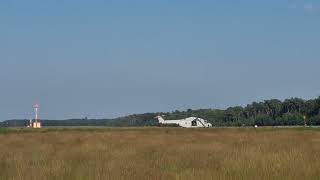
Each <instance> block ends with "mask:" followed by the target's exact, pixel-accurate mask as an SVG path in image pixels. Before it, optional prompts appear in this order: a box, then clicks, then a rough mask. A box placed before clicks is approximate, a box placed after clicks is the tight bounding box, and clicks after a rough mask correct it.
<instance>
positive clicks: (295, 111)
mask: <svg viewBox="0 0 320 180" xmlns="http://www.w3.org/2000/svg"><path fill="white" fill-rule="evenodd" d="M157 115H164V117H165V119H181V118H186V117H190V116H196V117H200V118H203V119H207V120H208V121H209V122H211V123H212V124H213V125H214V126H252V125H259V126H276V125H277V126H281V125H287V126H288V125H304V124H307V125H320V97H318V98H316V99H311V100H303V99H300V98H291V99H286V100H284V101H280V100H277V99H271V100H265V101H263V102H253V103H252V104H248V105H247V106H245V107H242V106H235V107H230V108H228V109H225V110H220V109H198V110H192V109H188V110H187V111H174V112H167V113H163V112H158V113H145V114H133V115H130V116H125V117H120V118H116V119H70V120H44V121H42V123H43V126H116V127H121V126H129V127H130V126H157V125H158V121H157V120H156V119H155V118H154V117H155V116H157ZM27 123H28V120H10V121H4V122H2V123H1V126H5V127H8V126H9V127H12V126H26V125H27Z"/></svg>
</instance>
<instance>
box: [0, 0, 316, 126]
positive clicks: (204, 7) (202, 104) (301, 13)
mask: <svg viewBox="0 0 320 180" xmlns="http://www.w3.org/2000/svg"><path fill="white" fill-rule="evenodd" d="M319 69H320V2H319V1H318V0H317V1H316V0H309V1H306V0H300V1H299V0H296V1H293V0H241V1H239V0H219V1H218V0H197V1H195V0H157V1H155V0H105V1H102V0H90V1H89V0H86V1H84V0H67V1H66V0H28V1H26V0H2V1H0V119H1V120H5V119H13V118H30V117H31V115H32V104H33V102H35V101H38V102H40V105H41V113H40V115H41V117H42V118H45V119H62V118H72V117H85V116H88V117H89V118H102V117H106V118H108V117H116V116H122V115H127V114H131V113H141V112H157V111H173V110H176V109H178V110H185V109H187V108H225V107H227V106H234V105H245V104H247V103H251V102H252V101H259V100H263V99H270V98H279V99H284V98H289V97H302V98H314V97H316V96H319V95H320V78H319V77H320V76H319V74H320V73H319Z"/></svg>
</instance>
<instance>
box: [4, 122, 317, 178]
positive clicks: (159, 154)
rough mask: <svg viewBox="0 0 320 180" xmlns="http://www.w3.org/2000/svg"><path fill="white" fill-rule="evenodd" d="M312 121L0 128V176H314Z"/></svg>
mask: <svg viewBox="0 0 320 180" xmlns="http://www.w3.org/2000/svg"><path fill="white" fill-rule="evenodd" d="M319 159H320V129H318V128H291V129H287V128H285V129H282V128H257V129H254V128H238V129H233V128H212V129H180V128H90V129H88V128H80V129H77V128H72V129H63V128H57V129H39V130H30V129H0V179H8V180H10V179H12V180H31V179H32V180H46V179H48V180H51V179H56V180H61V179H66V180H73V179H74V180H85V179H88V180H89V179H90V180H91V179H130V180H143V179H164V180H167V179H181V180H182V179H183V180H185V179H262V180H263V179H281V180H282V179H297V180H298V179H299V180H301V179H319V178H320V160H319Z"/></svg>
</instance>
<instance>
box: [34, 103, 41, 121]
mask: <svg viewBox="0 0 320 180" xmlns="http://www.w3.org/2000/svg"><path fill="white" fill-rule="evenodd" d="M39 108H40V106H39V103H35V104H33V109H34V112H35V114H36V117H35V121H36V123H38V118H39V117H38V112H39Z"/></svg>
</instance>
